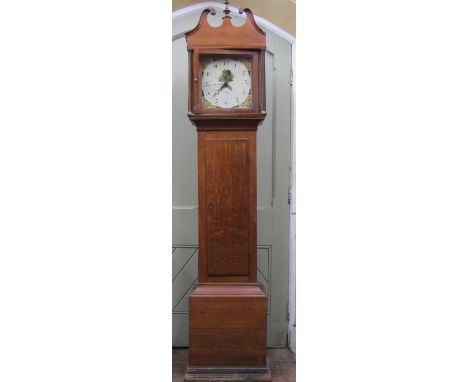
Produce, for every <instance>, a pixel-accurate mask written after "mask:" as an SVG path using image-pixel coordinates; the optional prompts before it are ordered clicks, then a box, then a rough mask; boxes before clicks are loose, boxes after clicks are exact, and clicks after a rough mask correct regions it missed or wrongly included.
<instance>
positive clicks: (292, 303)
mask: <svg viewBox="0 0 468 382" xmlns="http://www.w3.org/2000/svg"><path fill="white" fill-rule="evenodd" d="M210 7H211V8H216V9H219V10H221V11H222V10H223V9H224V4H220V3H215V2H212V1H207V2H203V3H198V4H194V5H190V6H188V7H185V8H181V9H178V10H176V11H174V12H172V21H174V20H177V19H179V18H181V17H184V16H185V15H187V14H189V13H192V12H195V11H197V10H203V9H205V8H210ZM229 7H230V8H231V10H232V11H234V12H235V13H237V14H238V13H239V9H238V8H236V7H233V6H232V5H229ZM239 16H240V17H243V18H245V17H246V16H245V13H244V14H241V15H239ZM255 22H256V23H257V24H258V25H259V26H260V27H263V28H265V29H267V30H269V31H270V32H272V33H274V34H276V35H277V36H279V37H281V38H283V39H284V40H286V41H287V42H288V43H290V44H291V51H292V57H291V63H292V70H291V116H290V118H291V150H290V152H291V158H290V167H291V171H290V208H289V220H290V224H289V301H288V310H289V322H288V346H289V348H290V349H291V350H292V351H293V352H296V117H295V116H296V94H295V91H296V38H295V37H294V36H292V35H291V34H289V33H288V32H286V31H285V30H283V29H281V28H280V27H278V26H277V25H275V24H273V23H272V22H270V21H268V20H266V19H264V18H263V17H260V16H257V15H255ZM173 38H174V36H173Z"/></svg>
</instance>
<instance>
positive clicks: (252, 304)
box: [189, 284, 267, 380]
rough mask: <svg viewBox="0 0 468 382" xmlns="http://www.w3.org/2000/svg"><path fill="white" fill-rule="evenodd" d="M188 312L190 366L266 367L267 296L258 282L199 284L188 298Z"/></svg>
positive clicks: (213, 367) (225, 367) (214, 367)
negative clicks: (249, 283) (247, 283)
mask: <svg viewBox="0 0 468 382" xmlns="http://www.w3.org/2000/svg"><path fill="white" fill-rule="evenodd" d="M189 312H190V313H189V366H190V367H191V368H195V369H197V370H198V369H200V368H203V370H205V371H206V370H220V369H218V368H220V367H222V368H224V369H223V370H247V369H251V368H254V369H251V370H260V369H258V368H263V369H264V368H265V367H266V366H267V363H266V348H267V315H266V313H267V298H266V295H265V294H264V292H263V290H262V289H261V288H260V286H259V285H258V284H251V285H210V286H208V285H200V286H198V287H197V288H196V289H195V290H194V292H193V293H192V294H191V295H190V297H189ZM206 368H209V369H206ZM233 368H234V369H233ZM238 368H242V369H238ZM226 380H230V379H226Z"/></svg>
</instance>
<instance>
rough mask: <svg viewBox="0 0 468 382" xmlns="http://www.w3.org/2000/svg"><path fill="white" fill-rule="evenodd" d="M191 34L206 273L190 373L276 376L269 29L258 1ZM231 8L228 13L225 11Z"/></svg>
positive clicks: (194, 313)
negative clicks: (260, 209) (265, 198)
mask: <svg viewBox="0 0 468 382" xmlns="http://www.w3.org/2000/svg"><path fill="white" fill-rule="evenodd" d="M209 12H210V10H208V9H206V10H204V11H203V12H202V15H201V17H200V22H199V23H198V25H197V26H196V27H195V29H194V30H192V31H191V32H188V33H187V34H186V38H187V47H188V50H189V58H190V84H189V114H188V117H189V118H190V120H191V121H192V123H193V124H194V125H195V126H196V128H197V131H198V202H199V203H198V204H199V261H198V267H199V270H198V273H199V277H198V281H199V283H198V284H197V285H196V286H195V288H194V289H193V290H192V292H191V294H190V296H189V366H188V368H187V372H186V375H185V380H186V381H270V380H271V373H270V370H269V367H268V364H267V357H266V348H267V296H266V293H265V290H264V288H263V286H262V285H261V284H260V283H258V281H257V175H256V162H257V161H256V133H257V128H258V126H259V124H261V122H262V121H263V119H264V118H265V116H266V112H265V83H264V78H265V75H264V73H265V68H264V62H265V60H264V57H265V48H266V41H265V33H264V32H263V31H262V30H261V29H260V28H258V26H257V25H256V24H255V21H254V19H253V16H252V13H251V12H250V10H248V9H247V10H246V11H245V12H246V14H247V22H246V23H245V24H244V25H243V26H241V27H234V26H233V25H232V24H231V18H230V17H229V16H225V17H224V19H223V23H222V25H221V26H220V27H212V26H211V25H209V23H208V21H207V16H208V13H209ZM227 15H228V14H227Z"/></svg>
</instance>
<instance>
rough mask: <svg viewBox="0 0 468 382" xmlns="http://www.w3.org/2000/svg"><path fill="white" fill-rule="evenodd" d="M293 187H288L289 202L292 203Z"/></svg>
mask: <svg viewBox="0 0 468 382" xmlns="http://www.w3.org/2000/svg"><path fill="white" fill-rule="evenodd" d="M291 194H292V189H291V186H289V187H288V204H291V197H292V195H291Z"/></svg>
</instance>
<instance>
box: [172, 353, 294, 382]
mask: <svg viewBox="0 0 468 382" xmlns="http://www.w3.org/2000/svg"><path fill="white" fill-rule="evenodd" d="M187 359H188V349H175V348H174V349H172V382H183V380H184V374H185V368H186V367H187ZM268 361H269V364H270V369H271V376H272V382H295V381H296V355H295V354H294V353H293V352H292V351H290V350H289V349H268Z"/></svg>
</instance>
